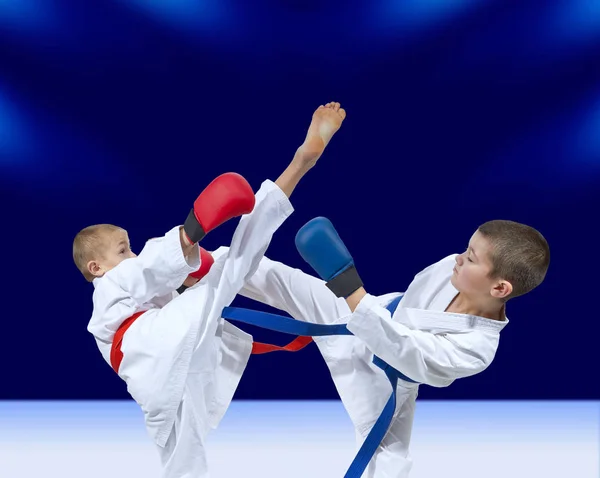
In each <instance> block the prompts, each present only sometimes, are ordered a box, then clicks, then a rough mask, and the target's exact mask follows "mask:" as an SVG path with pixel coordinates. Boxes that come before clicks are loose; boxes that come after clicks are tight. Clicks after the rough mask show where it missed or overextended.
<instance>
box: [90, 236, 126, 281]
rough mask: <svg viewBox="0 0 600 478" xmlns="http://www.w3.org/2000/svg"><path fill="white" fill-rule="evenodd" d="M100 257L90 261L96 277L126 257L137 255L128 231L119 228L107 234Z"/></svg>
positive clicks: (91, 269)
mask: <svg viewBox="0 0 600 478" xmlns="http://www.w3.org/2000/svg"><path fill="white" fill-rule="evenodd" d="M103 242H104V244H103V248H102V250H101V251H99V254H98V257H97V259H95V260H92V261H90V262H89V263H88V270H89V271H90V273H91V274H92V275H94V276H95V277H102V276H103V275H104V274H106V273H107V272H108V271H109V270H111V269H113V268H115V267H116V266H117V265H119V264H120V263H121V262H122V261H124V260H125V259H130V258H132V257H135V256H136V255H135V254H134V253H133V252H132V251H131V247H130V245H129V236H128V235H127V231H124V230H118V231H114V232H110V233H107V234H106V237H105V238H104V241H103Z"/></svg>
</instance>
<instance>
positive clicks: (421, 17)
mask: <svg viewBox="0 0 600 478" xmlns="http://www.w3.org/2000/svg"><path fill="white" fill-rule="evenodd" d="M482 3H484V0H385V1H382V2H380V3H379V5H378V6H377V7H376V10H375V11H376V18H374V20H375V22H376V23H375V24H374V27H375V28H376V29H378V30H379V31H380V32H381V33H386V32H387V33H391V32H393V33H394V34H399V35H402V34H404V33H408V32H409V31H413V30H417V29H422V28H424V27H431V26H435V25H437V24H439V23H440V22H444V21H448V20H451V19H453V18H455V17H456V16H457V15H459V14H462V13H464V12H465V10H467V9H469V8H471V7H474V6H475V5H478V4H482Z"/></svg>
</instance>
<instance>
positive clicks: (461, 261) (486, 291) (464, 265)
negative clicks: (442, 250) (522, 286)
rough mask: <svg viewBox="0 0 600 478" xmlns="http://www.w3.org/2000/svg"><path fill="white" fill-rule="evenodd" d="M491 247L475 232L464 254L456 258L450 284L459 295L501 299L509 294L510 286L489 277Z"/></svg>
mask: <svg viewBox="0 0 600 478" xmlns="http://www.w3.org/2000/svg"><path fill="white" fill-rule="evenodd" d="M491 253H492V246H491V244H490V243H489V241H488V240H487V239H486V238H485V237H484V236H483V235H481V234H480V233H479V231H477V232H475V234H473V236H472V237H471V240H470V241H469V246H468V248H467V250H466V251H465V252H463V253H462V254H460V255H459V256H457V258H456V265H455V266H454V272H453V274H452V278H451V279H450V282H451V283H452V285H453V286H454V287H455V288H456V289H457V290H458V291H459V292H461V293H463V294H465V295H467V296H469V297H472V298H489V297H490V296H492V297H496V298H502V297H505V296H506V295H508V294H510V292H511V291H512V288H511V287H510V290H507V287H509V286H510V285H509V284H508V283H507V282H506V281H502V280H500V279H492V278H490V277H489V274H490V272H491V271H492V263H491V261H490V257H491Z"/></svg>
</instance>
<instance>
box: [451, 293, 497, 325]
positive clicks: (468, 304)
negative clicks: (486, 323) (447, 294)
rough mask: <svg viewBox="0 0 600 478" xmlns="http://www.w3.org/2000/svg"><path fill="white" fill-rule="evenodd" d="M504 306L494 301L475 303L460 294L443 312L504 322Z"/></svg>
mask: <svg viewBox="0 0 600 478" xmlns="http://www.w3.org/2000/svg"><path fill="white" fill-rule="evenodd" d="M505 310H506V306H505V304H504V303H498V302H496V301H494V302H489V303H487V304H486V303H483V304H482V303H476V302H475V301H473V300H471V299H469V298H468V297H466V296H465V295H464V294H461V293H460V292H459V293H458V294H456V295H455V296H454V299H452V302H450V305H448V307H447V308H446V310H445V312H453V313H455V314H466V315H475V316H477V317H485V318H486V319H491V320H498V321H504V320H505V319H506V315H505Z"/></svg>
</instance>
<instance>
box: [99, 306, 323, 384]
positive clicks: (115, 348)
mask: <svg viewBox="0 0 600 478" xmlns="http://www.w3.org/2000/svg"><path fill="white" fill-rule="evenodd" d="M144 312H146V311H145V310H144V311H142V312H137V313H135V314H133V315H132V316H131V317H129V318H127V319H125V321H124V322H123V323H122V324H121V325H120V326H119V328H118V329H117V331H116V332H115V337H114V339H113V343H112V346H111V348H110V364H111V366H112V368H113V370H114V371H115V372H117V373H119V367H120V366H121V361H122V360H123V352H121V345H122V344H123V337H124V336H125V332H127V330H128V329H129V327H131V325H132V324H133V323H134V322H135V321H136V320H137V319H138V318H139V317H140V316H141V315H142V314H143V313H144ZM311 342H312V337H296V338H295V339H294V340H292V341H291V342H290V343H289V344H287V345H285V346H283V347H280V346H278V345H272V344H264V343H261V342H253V343H252V355H260V354H268V353H270V352H298V350H302V349H303V348H304V347H306V346H307V345H308V344H310V343H311Z"/></svg>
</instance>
